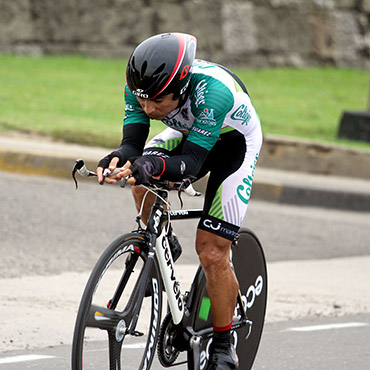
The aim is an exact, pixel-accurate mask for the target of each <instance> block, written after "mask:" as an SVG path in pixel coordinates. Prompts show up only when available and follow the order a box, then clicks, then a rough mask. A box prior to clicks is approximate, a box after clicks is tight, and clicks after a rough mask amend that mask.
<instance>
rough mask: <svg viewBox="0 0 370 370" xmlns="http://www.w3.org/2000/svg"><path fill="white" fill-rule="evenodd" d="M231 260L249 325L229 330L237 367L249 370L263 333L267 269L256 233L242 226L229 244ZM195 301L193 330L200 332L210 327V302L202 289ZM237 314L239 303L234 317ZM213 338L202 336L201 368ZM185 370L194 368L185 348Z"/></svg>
mask: <svg viewBox="0 0 370 370" xmlns="http://www.w3.org/2000/svg"><path fill="white" fill-rule="evenodd" d="M232 262H233V266H234V271H235V275H236V277H237V279H238V282H239V289H240V292H241V296H242V301H243V304H244V306H245V307H246V310H247V318H248V320H250V321H251V323H252V325H246V326H243V327H241V328H238V329H236V330H235V331H233V332H232V336H233V344H234V346H235V347H236V352H237V354H238V357H239V368H240V369H243V370H250V369H251V368H252V365H253V362H254V359H255V357H256V354H257V351H258V347H259V343H260V340H261V336H262V331H263V325H264V321H265V313H266V304H267V269H266V260H265V256H264V253H263V250H262V246H261V243H260V241H259V240H258V238H257V237H256V235H255V234H254V233H253V232H252V231H251V230H249V229H246V228H241V229H240V231H239V240H238V242H237V243H235V244H233V245H232ZM201 285H203V293H202V294H201V295H200V301H199V302H198V304H197V309H196V310H197V312H196V315H195V323H194V329H195V331H199V330H202V329H205V328H210V327H212V315H211V312H210V302H209V298H208V294H207V290H206V288H205V279H202V281H201V283H200V289H202V288H201ZM239 314H240V311H239V306H238V304H237V306H236V308H235V316H238V315H239ZM211 341H212V338H206V339H203V342H202V346H201V353H200V369H201V370H204V369H205V368H206V366H207V363H208V358H209V345H210V344H211ZM188 369H189V370H196V369H195V368H194V360H193V351H192V350H189V351H188Z"/></svg>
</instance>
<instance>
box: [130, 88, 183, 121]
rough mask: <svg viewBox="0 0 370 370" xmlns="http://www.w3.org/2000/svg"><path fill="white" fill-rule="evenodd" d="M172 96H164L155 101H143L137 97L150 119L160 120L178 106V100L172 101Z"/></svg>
mask: <svg viewBox="0 0 370 370" xmlns="http://www.w3.org/2000/svg"><path fill="white" fill-rule="evenodd" d="M173 96H174V94H169V95H164V96H161V97H160V98H156V99H144V98H140V97H137V100H138V102H139V103H140V105H141V106H142V108H143V109H144V112H145V113H146V114H147V115H148V116H149V117H150V118H151V119H157V120H162V119H164V118H165V117H166V116H167V115H168V114H169V113H171V112H172V111H173V110H174V109H176V108H177V105H178V104H179V101H178V100H173Z"/></svg>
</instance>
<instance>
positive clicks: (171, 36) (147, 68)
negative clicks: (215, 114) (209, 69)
mask: <svg viewBox="0 0 370 370" xmlns="http://www.w3.org/2000/svg"><path fill="white" fill-rule="evenodd" d="M196 47H197V39H196V38H195V37H194V36H191V35H188V34H184V33H164V34H160V35H156V36H152V37H150V38H148V39H147V40H145V41H143V42H142V43H141V44H139V45H138V46H137V47H136V49H135V50H134V51H133V53H132V54H131V56H130V59H129V61H128V65H127V70H126V82H127V86H128V88H129V89H130V91H131V92H132V93H133V94H135V95H136V96H138V97H141V98H149V99H154V98H158V97H160V96H162V95H168V94H171V93H174V95H175V98H178V97H179V96H181V95H182V94H183V93H184V92H185V90H186V88H187V87H188V85H189V82H190V78H191V73H192V65H193V61H194V58H195V52H196Z"/></svg>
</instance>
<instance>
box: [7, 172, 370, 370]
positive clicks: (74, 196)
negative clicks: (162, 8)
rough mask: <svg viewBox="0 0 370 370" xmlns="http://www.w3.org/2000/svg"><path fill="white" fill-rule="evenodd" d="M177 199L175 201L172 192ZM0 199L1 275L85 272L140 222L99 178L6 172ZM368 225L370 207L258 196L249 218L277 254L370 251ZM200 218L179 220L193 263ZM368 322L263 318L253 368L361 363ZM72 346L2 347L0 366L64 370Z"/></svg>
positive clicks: (322, 368) (296, 256)
mask: <svg viewBox="0 0 370 370" xmlns="http://www.w3.org/2000/svg"><path fill="white" fill-rule="evenodd" d="M172 202H173V204H174V206H175V207H176V206H177V205H178V201H177V199H176V195H174V196H173V200H172ZM0 204H1V209H2V212H1V223H0V232H1V240H0V253H1V259H0V279H5V278H10V277H13V278H18V277H28V276H31V277H32V276H37V275H53V276H54V275H58V274H61V273H65V272H82V271H88V270H90V269H91V267H92V266H93V264H94V263H95V261H96V259H97V257H98V256H99V255H100V253H101V251H102V250H103V249H104V248H105V246H106V245H107V244H108V243H109V242H110V241H112V240H113V239H114V238H115V237H116V236H118V235H120V234H121V233H123V232H126V231H128V230H129V229H130V228H132V227H133V225H134V222H133V216H132V215H133V214H134V207H133V203H132V201H131V199H130V194H129V191H128V190H122V189H120V188H119V187H117V186H98V185H97V184H96V183H94V182H93V181H91V182H86V181H85V182H81V183H80V188H79V190H78V191H77V192H76V190H75V189H74V184H73V183H72V181H67V180H58V179H52V178H43V177H33V176H22V175H14V174H9V173H4V172H0ZM185 207H188V208H198V207H201V199H199V198H198V199H194V198H185ZM369 225H370V213H355V212H338V211H335V210H326V209H317V208H310V207H295V206H285V205H279V204H270V203H264V202H259V201H253V200H252V201H251V204H250V206H249V210H248V212H247V217H246V219H245V221H244V225H243V226H247V227H250V228H252V229H253V230H254V231H255V232H256V233H257V235H259V237H260V239H261V241H262V244H263V245H264V249H265V253H266V257H267V260H268V262H273V261H289V260H290V261H294V260H299V261H302V260H326V259H330V258H337V257H348V256H369V255H370V243H369V240H370V227H369ZM175 226H176V225H175ZM195 227H196V221H186V222H185V223H181V225H179V226H178V227H177V228H176V229H175V230H176V233H177V235H178V236H179V238H180V240H181V241H182V243H183V250H184V252H183V255H182V256H181V259H180V262H181V263H182V264H195V263H197V259H196V256H195V252H194V249H193V245H194V234H193V233H192V232H190V230H195ZM322 284H325V282H322ZM343 295H346V292H345V291H343ZM308 299H312V297H308ZM30 305H32V302H30ZM29 320H32V317H31V318H29ZM27 324H28V323H27V322H25V323H24V325H27ZM318 325H319V326H320V327H318ZM369 325H370V315H366V314H358V315H351V316H341V317H325V316H320V317H316V316H315V315H313V316H308V317H306V318H300V319H294V320H290V321H281V322H271V323H267V324H266V326H265V331H264V335H263V339H262V342H261V347H260V351H259V353H258V357H257V360H256V363H255V366H254V369H256V370H262V369H277V370H280V369H282V370H285V369H299V370H306V369H307V370H308V369H318V370H328V369H336V370H338V369H339V370H342V369H343V370H345V369H346V370H347V369H356V370H365V369H367V368H368V364H369V363H370V351H369V347H368V340H367V339H368V338H369V335H370V326H369ZM299 328H301V329H300V330H299ZM302 328H313V329H312V330H311V329H310V330H305V329H302ZM14 330H16V331H17V332H18V331H21V330H22V328H14ZM0 344H1V343H0ZM33 355H35V356H40V355H41V356H50V357H42V358H37V357H29V356H33ZM69 355H70V346H69V345H68V344H67V345H63V344H61V345H57V346H53V347H52V348H32V349H27V348H26V349H23V350H10V351H3V352H0V370H2V369H7V370H12V369H17V370H23V369H33V368H34V369H40V370H44V369H45V370H46V369H51V368H52V369H68V368H69ZM19 356H28V357H26V358H24V357H23V358H20V357H19ZM21 359H23V360H26V361H21ZM14 361H15V362H14ZM178 368H179V369H181V370H182V369H185V367H181V366H180V367H178ZM153 369H154V370H157V369H159V367H158V366H155V367H154V368H153Z"/></svg>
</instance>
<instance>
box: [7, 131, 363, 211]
mask: <svg viewBox="0 0 370 370" xmlns="http://www.w3.org/2000/svg"><path fill="white" fill-rule="evenodd" d="M331 150H332V149H331ZM108 152H109V150H108V149H106V148H96V147H85V146H81V145H76V144H66V143H61V142H55V141H51V140H48V139H46V138H40V137H33V136H26V135H24V136H23V135H16V136H14V137H12V136H4V135H2V136H0V170H3V171H13V172H19V173H25V174H38V175H45V176H55V177H64V178H70V176H71V169H72V166H73V163H74V161H75V159H77V158H83V159H84V160H85V162H86V163H87V166H88V167H89V168H91V169H95V167H96V163H97V161H98V160H99V159H100V158H102V157H103V156H104V155H106V154H107V153H108ZM262 154H263V158H264V159H266V157H267V156H268V155H270V156H274V153H266V152H265V153H263V152H262ZM299 160H300V158H296V161H297V162H299ZM303 161H304V159H302V162H303ZM264 163H266V160H265V161H262V162H261V163H260V165H259V166H257V169H256V174H255V179H254V182H253V199H260V200H265V201H270V202H276V203H285V204H296V205H307V206H317V207H326V208H336V209H342V210H353V211H363V212H369V211H370V180H369V179H366V178H354V177H352V178H350V177H345V176H333V175H319V174H309V173H304V172H295V171H286V170H283V169H269V168H267V167H264ZM272 163H273V160H272ZM298 167H299V166H298ZM353 167H356V162H354V163H353ZM302 168H303V167H302ZM368 170H369V171H370V169H368ZM196 188H198V190H201V191H204V188H205V181H204V180H203V181H202V180H201V181H199V182H198V184H197V186H196Z"/></svg>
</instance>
